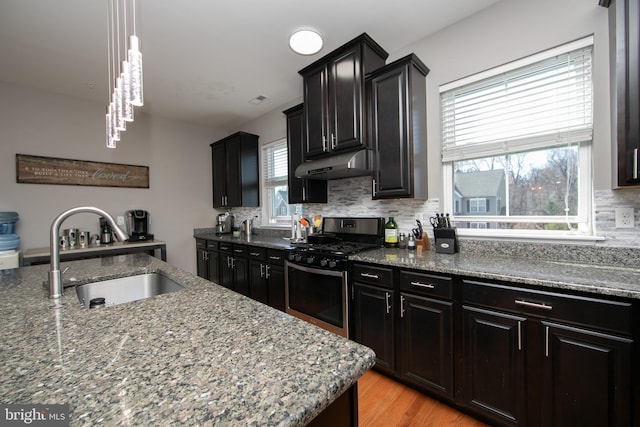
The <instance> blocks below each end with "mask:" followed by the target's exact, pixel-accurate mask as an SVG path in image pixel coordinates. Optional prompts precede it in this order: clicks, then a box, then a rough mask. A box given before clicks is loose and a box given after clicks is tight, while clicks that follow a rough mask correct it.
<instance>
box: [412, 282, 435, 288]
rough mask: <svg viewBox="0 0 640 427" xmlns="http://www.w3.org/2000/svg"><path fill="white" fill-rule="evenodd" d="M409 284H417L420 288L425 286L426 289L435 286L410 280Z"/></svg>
mask: <svg viewBox="0 0 640 427" xmlns="http://www.w3.org/2000/svg"><path fill="white" fill-rule="evenodd" d="M411 286H419V287H421V288H427V289H433V288H435V286H433V285H432V284H431V283H421V282H411Z"/></svg>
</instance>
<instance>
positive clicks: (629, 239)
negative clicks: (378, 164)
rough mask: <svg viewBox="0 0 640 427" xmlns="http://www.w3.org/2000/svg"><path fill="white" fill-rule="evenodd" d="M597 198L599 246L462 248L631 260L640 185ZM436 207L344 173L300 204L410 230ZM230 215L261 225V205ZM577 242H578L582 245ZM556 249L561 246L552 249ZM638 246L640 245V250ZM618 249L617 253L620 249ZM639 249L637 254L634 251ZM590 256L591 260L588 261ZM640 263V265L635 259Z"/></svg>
mask: <svg viewBox="0 0 640 427" xmlns="http://www.w3.org/2000/svg"><path fill="white" fill-rule="evenodd" d="M594 200H595V209H594V211H595V224H596V227H595V228H596V234H597V235H598V236H600V237H604V240H602V241H598V242H597V243H596V244H595V246H586V247H585V246H580V245H575V246H576V247H575V248H571V245H558V244H556V245H552V244H548V245H546V244H528V243H514V242H502V241H501V242H490V241H469V240H464V243H462V247H463V249H462V250H463V251H464V250H483V251H486V250H491V251H497V252H500V251H507V253H510V254H515V253H518V252H520V251H523V250H524V251H527V250H531V249H532V248H534V247H535V248H538V249H539V248H541V247H544V248H546V250H543V251H541V250H537V251H536V252H537V253H538V254H539V255H540V256H541V257H545V258H546V256H545V254H546V255H547V256H548V257H549V258H550V259H553V258H555V257H558V256H559V254H558V251H561V252H562V253H563V254H565V255H566V256H564V257H563V258H567V257H569V258H577V260H583V261H585V262H587V261H588V262H594V261H593V259H594V257H595V258H597V260H598V261H600V260H602V259H603V256H602V252H603V251H601V250H598V249H607V248H608V249H612V248H619V249H617V250H615V251H606V253H607V254H608V255H613V256H614V257H615V258H616V259H617V258H625V259H629V258H630V259H631V260H632V261H631V262H632V263H633V262H635V261H633V260H634V259H635V258H636V257H637V258H640V238H639V237H640V220H639V215H640V212H638V208H640V190H638V189H623V190H598V191H596V192H595V194H594ZM617 207H632V208H634V212H635V215H634V217H635V218H634V222H635V224H636V226H635V228H616V227H615V208H617ZM436 211H437V206H436V207H434V206H432V203H429V202H427V201H425V200H413V199H395V200H372V199H371V178H370V177H357V178H346V179H340V180H333V181H329V200H328V203H326V204H313V203H309V204H304V205H302V214H303V215H304V216H307V217H311V216H313V215H315V214H320V215H322V216H323V217H324V216H376V217H378V216H380V217H385V218H388V217H389V216H393V217H394V219H395V221H396V222H397V224H398V227H399V229H400V231H401V232H405V233H406V232H409V230H410V229H411V228H413V227H415V218H416V214H418V215H420V214H422V216H423V218H424V221H425V223H426V224H428V218H429V217H430V216H432V215H433V214H434V213H435V212H436ZM232 214H234V215H236V218H237V221H238V222H239V221H242V220H244V219H245V218H248V217H253V216H254V215H255V216H258V219H257V220H256V222H255V223H256V224H261V217H262V212H261V209H260V208H234V209H233V210H232ZM263 232H266V230H264V231H263ZM578 246H579V247H578ZM553 248H557V250H554V249H553ZM634 249H638V250H637V251H636V250H634ZM571 250H573V251H574V252H576V253H575V254H571V255H567V252H568V251H571ZM589 251H590V252H594V251H595V255H593V256H591V255H590V256H586V257H585V252H589ZM618 252H619V253H618ZM636 252H638V253H639V255H636ZM589 260H591V261H589ZM636 265H638V264H636Z"/></svg>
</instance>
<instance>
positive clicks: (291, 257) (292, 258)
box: [289, 253, 295, 261]
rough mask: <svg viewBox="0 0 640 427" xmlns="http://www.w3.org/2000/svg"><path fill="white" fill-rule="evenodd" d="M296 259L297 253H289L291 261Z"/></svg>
mask: <svg viewBox="0 0 640 427" xmlns="http://www.w3.org/2000/svg"><path fill="white" fill-rule="evenodd" d="M294 259H295V255H293V254H292V253H291V254H289V261H293V260H294Z"/></svg>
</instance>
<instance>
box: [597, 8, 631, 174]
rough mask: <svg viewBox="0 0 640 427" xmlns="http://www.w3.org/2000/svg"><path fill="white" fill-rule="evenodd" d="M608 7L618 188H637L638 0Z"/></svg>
mask: <svg viewBox="0 0 640 427" xmlns="http://www.w3.org/2000/svg"><path fill="white" fill-rule="evenodd" d="M609 3H610V7H609V23H610V26H611V31H610V32H609V33H610V35H611V38H612V43H611V52H612V53H611V57H612V61H615V71H613V72H612V75H614V76H615V91H616V92H615V93H616V95H615V99H616V100H615V102H614V105H613V108H614V109H615V116H616V117H617V139H618V141H617V144H618V158H617V161H618V186H630V185H635V186H638V185H640V120H639V119H638V118H639V117H640V84H639V83H640V68H638V65H639V64H638V62H639V61H638V60H639V59H640V5H639V3H640V2H639V0H613V1H610V2H609V1H607V2H604V4H602V2H601V5H603V6H607V5H609Z"/></svg>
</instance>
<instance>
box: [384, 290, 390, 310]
mask: <svg viewBox="0 0 640 427" xmlns="http://www.w3.org/2000/svg"><path fill="white" fill-rule="evenodd" d="M389 297H391V294H390V293H389V292H385V293H384V302H385V303H386V304H387V314H389V311H391V304H389Z"/></svg>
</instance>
